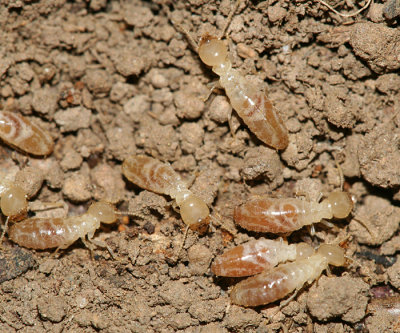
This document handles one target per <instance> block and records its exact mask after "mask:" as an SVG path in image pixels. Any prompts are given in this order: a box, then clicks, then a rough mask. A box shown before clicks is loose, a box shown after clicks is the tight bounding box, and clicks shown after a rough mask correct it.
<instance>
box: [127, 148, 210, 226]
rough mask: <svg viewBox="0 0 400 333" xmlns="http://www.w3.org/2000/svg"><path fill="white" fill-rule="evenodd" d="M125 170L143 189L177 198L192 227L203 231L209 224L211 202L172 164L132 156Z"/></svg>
mask: <svg viewBox="0 0 400 333" xmlns="http://www.w3.org/2000/svg"><path fill="white" fill-rule="evenodd" d="M122 173H123V174H124V175H125V177H126V178H128V179H129V180H130V181H131V182H132V183H134V184H136V185H137V186H139V187H141V188H143V189H146V190H149V191H152V192H155V193H160V194H166V195H169V196H170V197H171V198H174V199H175V201H176V203H177V205H178V206H179V208H180V214H181V217H182V220H183V222H185V224H186V225H188V226H189V227H190V228H191V229H193V230H198V231H203V230H204V229H205V228H206V227H207V226H208V223H209V215H210V210H209V208H208V206H207V204H206V203H205V202H204V200H202V199H201V198H199V197H198V196H196V195H194V194H193V193H192V192H191V191H190V190H189V189H188V188H187V185H186V184H185V183H184V182H183V180H182V179H181V177H180V176H179V175H178V174H177V173H176V172H175V170H174V169H172V167H171V166H170V165H169V164H166V163H162V162H160V161H158V160H156V159H154V158H151V157H147V156H142V155H138V156H130V157H128V158H127V159H126V160H125V161H124V163H123V164H122Z"/></svg>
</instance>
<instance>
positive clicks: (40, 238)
mask: <svg viewBox="0 0 400 333" xmlns="http://www.w3.org/2000/svg"><path fill="white" fill-rule="evenodd" d="M116 220H117V215H116V212H115V210H114V207H113V206H111V205H110V204H108V203H106V202H97V203H94V204H92V205H91V206H90V207H89V209H88V211H87V213H85V214H83V215H80V216H70V217H65V218H28V219H26V220H24V221H22V222H19V223H16V224H14V225H12V226H11V227H10V228H9V230H8V237H9V238H10V239H11V240H12V241H13V242H15V243H17V244H18V245H21V246H24V247H27V248H31V249H36V250H44V249H50V248H57V250H58V249H66V248H68V247H69V246H70V245H71V244H73V243H74V242H75V241H76V240H78V239H79V238H80V239H81V240H82V242H83V243H84V244H85V245H86V246H87V247H88V248H89V249H90V250H93V244H94V245H96V246H100V247H105V248H107V249H108V251H109V252H110V253H111V255H112V256H113V252H112V251H111V249H110V248H109V247H108V246H107V245H106V244H105V243H103V242H100V241H96V240H94V239H93V236H94V233H95V232H96V230H97V229H98V228H100V223H107V224H111V223H114V222H115V221H116ZM86 236H87V240H86Z"/></svg>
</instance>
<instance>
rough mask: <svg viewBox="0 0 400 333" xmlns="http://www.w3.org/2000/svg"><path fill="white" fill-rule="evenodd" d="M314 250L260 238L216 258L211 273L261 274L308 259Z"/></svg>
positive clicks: (234, 274) (306, 246)
mask: <svg viewBox="0 0 400 333" xmlns="http://www.w3.org/2000/svg"><path fill="white" fill-rule="evenodd" d="M313 253H314V249H313V248H312V247H311V246H310V245H308V244H306V243H299V244H291V245H289V244H288V243H287V242H286V241H284V240H282V238H281V239H279V240H272V239H265V238H260V239H257V240H252V241H249V242H247V243H244V244H241V245H238V246H236V247H234V248H232V249H230V250H228V251H226V252H225V253H224V254H222V255H220V256H218V257H217V258H215V260H214V262H213V264H212V265H211V271H212V272H213V273H214V274H215V275H218V276H229V277H242V276H250V275H255V274H258V273H261V272H262V271H264V270H266V269H270V268H272V267H274V266H276V265H278V264H279V263H282V262H286V261H293V260H296V259H301V258H308V257H309V256H310V255H312V254H313Z"/></svg>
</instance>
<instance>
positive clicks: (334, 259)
mask: <svg viewBox="0 0 400 333" xmlns="http://www.w3.org/2000/svg"><path fill="white" fill-rule="evenodd" d="M318 253H319V254H321V255H323V256H324V257H326V259H328V263H329V264H330V265H333V266H343V265H344V263H345V258H344V250H343V249H342V248H341V247H339V246H337V245H332V244H322V245H321V246H320V247H319V248H318Z"/></svg>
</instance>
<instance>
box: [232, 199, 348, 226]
mask: <svg viewBox="0 0 400 333" xmlns="http://www.w3.org/2000/svg"><path fill="white" fill-rule="evenodd" d="M352 209H353V201H352V200H351V196H350V195H349V194H348V193H347V192H343V191H334V192H332V193H330V194H329V195H328V197H327V198H326V199H325V200H323V201H322V202H320V203H319V202H312V201H306V200H302V199H300V198H270V197H260V198H255V199H252V200H250V201H247V202H245V203H244V204H242V205H241V206H239V207H236V208H235V210H234V217H233V218H234V220H235V222H236V223H237V224H239V225H240V226H241V227H243V228H245V229H247V230H250V231H257V232H270V233H287V232H292V231H295V230H298V229H300V228H302V227H303V226H305V225H310V224H313V223H317V222H320V221H321V220H322V219H332V218H338V219H343V218H346V217H347V216H348V215H349V214H350V212H351V211H352Z"/></svg>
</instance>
